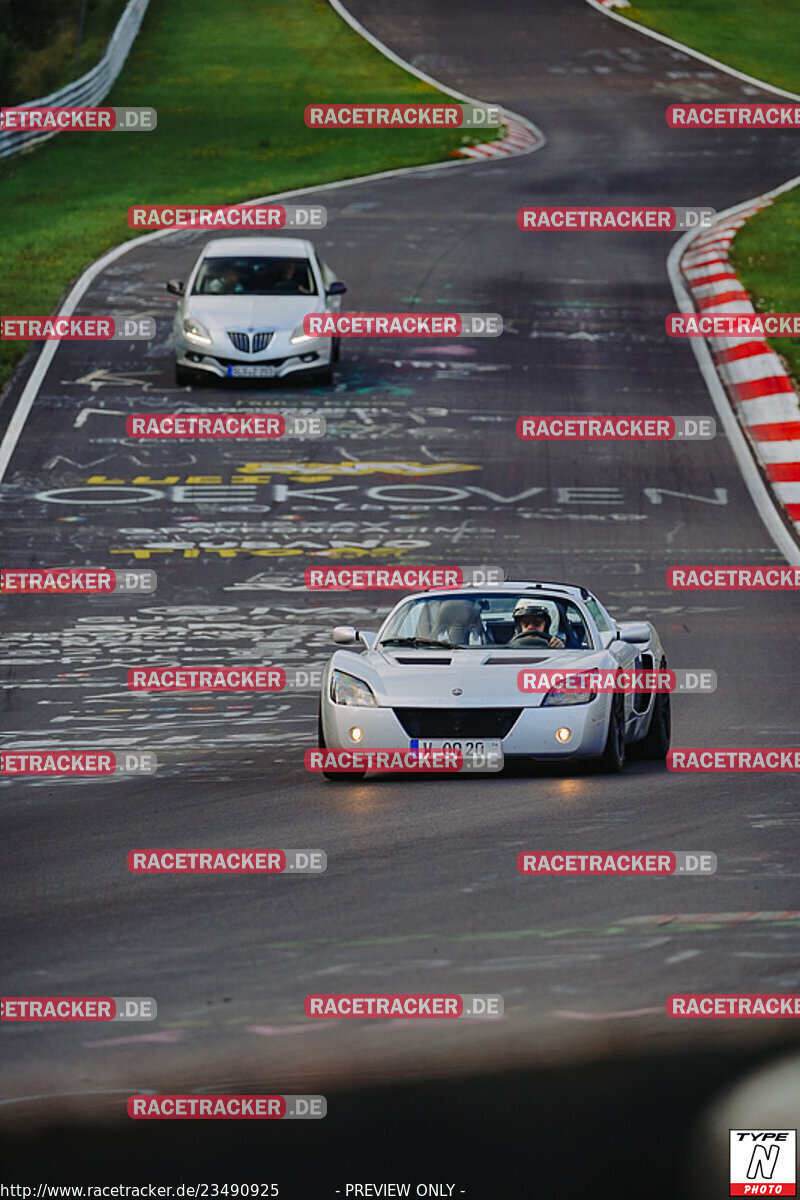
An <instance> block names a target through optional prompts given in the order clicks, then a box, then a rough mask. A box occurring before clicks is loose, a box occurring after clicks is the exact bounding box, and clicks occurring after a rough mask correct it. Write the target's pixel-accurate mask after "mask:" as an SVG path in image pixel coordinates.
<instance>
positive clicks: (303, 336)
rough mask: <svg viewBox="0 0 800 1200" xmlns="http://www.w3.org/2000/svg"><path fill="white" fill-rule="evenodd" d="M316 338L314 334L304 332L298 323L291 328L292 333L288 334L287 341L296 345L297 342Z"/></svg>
mask: <svg viewBox="0 0 800 1200" xmlns="http://www.w3.org/2000/svg"><path fill="white" fill-rule="evenodd" d="M316 340H317V336H316V334H313V333H306V331H305V329H303V326H302V325H298V326H297V329H295V330H293V331H292V333H290V334H289V341H290V342H291V343H292V345H293V346H296V345H297V343H298V342H315V341H316Z"/></svg>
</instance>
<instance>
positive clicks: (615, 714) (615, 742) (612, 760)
mask: <svg viewBox="0 0 800 1200" xmlns="http://www.w3.org/2000/svg"><path fill="white" fill-rule="evenodd" d="M598 765H599V767H600V770H601V771H605V772H607V773H608V774H610V775H611V774H618V773H619V772H620V771H621V770H622V768H623V767H624V766H625V697H624V696H623V695H622V693H621V692H619V693H617V694H616V695H615V696H614V699H613V701H612V704H611V714H610V716H609V718H608V736H607V738H606V745H605V749H604V750H603V753H602V755H601V756H600V761H599V764H598Z"/></svg>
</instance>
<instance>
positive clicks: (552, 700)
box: [542, 692, 597, 708]
mask: <svg viewBox="0 0 800 1200" xmlns="http://www.w3.org/2000/svg"><path fill="white" fill-rule="evenodd" d="M596 698H597V692H548V693H547V695H546V696H545V698H544V700H543V701H542V708H565V707H567V706H568V705H570V704H590V703H591V701H592V700H595V699H596Z"/></svg>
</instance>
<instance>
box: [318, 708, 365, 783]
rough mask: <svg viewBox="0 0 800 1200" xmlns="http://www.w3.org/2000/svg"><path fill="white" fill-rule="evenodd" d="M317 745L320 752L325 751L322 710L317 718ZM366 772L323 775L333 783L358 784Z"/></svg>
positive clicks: (328, 773)
mask: <svg viewBox="0 0 800 1200" xmlns="http://www.w3.org/2000/svg"><path fill="white" fill-rule="evenodd" d="M317 745H318V746H319V748H320V750H325V749H326V746H325V734H324V733H323V732H322V709H320V711H319V715H318V716H317ZM366 773H367V772H366V771H323V772H322V774H323V775H324V776H325V778H326V779H328V780H330V782H331V783H358V781H359V779H363V778H364V776H365V775H366Z"/></svg>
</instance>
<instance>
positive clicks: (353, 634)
mask: <svg viewBox="0 0 800 1200" xmlns="http://www.w3.org/2000/svg"><path fill="white" fill-rule="evenodd" d="M376 637H377V634H375V633H369V632H368V631H366V632H365V631H364V630H363V629H354V628H353V626H352V625H337V626H336V628H335V629H334V631H333V640H334V642H336V645H337V646H356V645H358V643H359V642H361V644H362V645H364V646H366V647H367V649H368V650H371V649H372V647H373V646H374V645H375V638H376Z"/></svg>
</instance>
